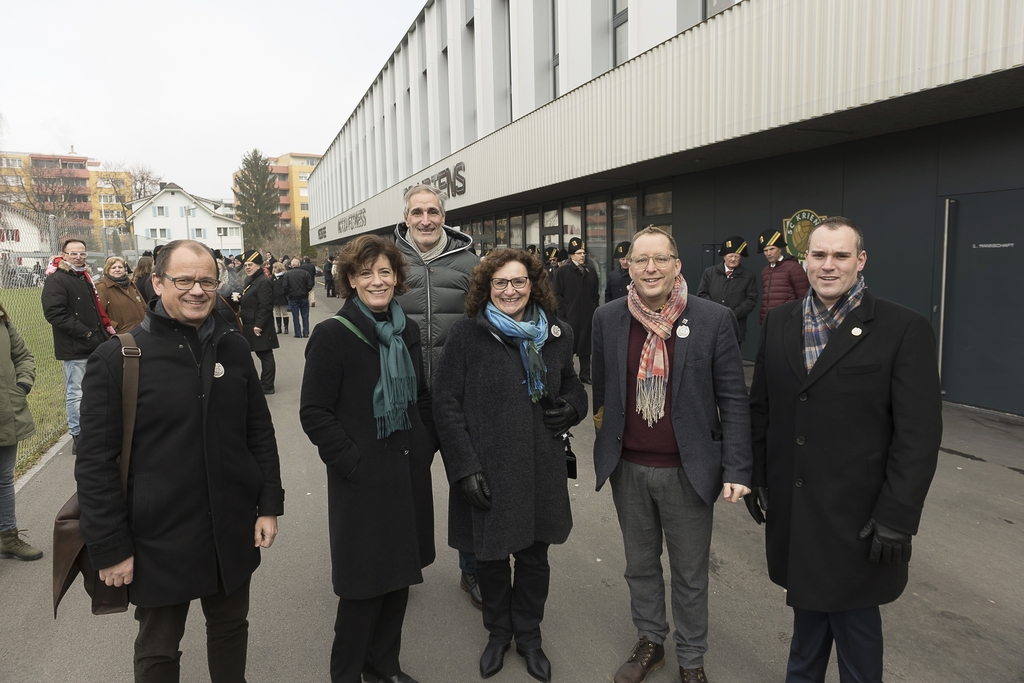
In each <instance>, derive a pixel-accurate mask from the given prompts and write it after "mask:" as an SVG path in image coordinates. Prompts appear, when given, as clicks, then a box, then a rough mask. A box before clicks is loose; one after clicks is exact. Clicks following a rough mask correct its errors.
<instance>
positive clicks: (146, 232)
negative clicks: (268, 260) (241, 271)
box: [128, 183, 243, 256]
mask: <svg viewBox="0 0 1024 683" xmlns="http://www.w3.org/2000/svg"><path fill="white" fill-rule="evenodd" d="M222 204H223V202H221V201H219V200H214V199H205V198H203V197H198V196H196V195H194V194H191V193H190V192H188V191H186V190H183V189H182V188H181V187H180V186H178V185H176V184H174V183H161V184H160V191H159V192H157V193H156V194H154V195H150V196H149V197H142V198H141V199H136V200H134V201H132V202H129V206H131V209H132V214H131V216H130V217H129V218H128V220H129V221H130V222H131V223H132V225H133V226H134V232H135V236H136V238H137V240H138V244H139V252H140V253H141V252H143V251H146V250H150V251H151V250H152V249H153V248H154V247H155V246H157V245H158V244H167V243H168V242H171V241H172V240H181V239H191V240H196V241H198V242H202V243H203V244H205V245H207V246H209V247H210V248H211V249H219V250H220V252H221V253H222V254H223V255H225V256H235V255H237V254H241V253H242V250H243V247H242V223H241V221H237V220H235V219H234V218H230V217H228V216H225V215H223V214H221V213H220V212H219V209H220V208H221V206H222Z"/></svg>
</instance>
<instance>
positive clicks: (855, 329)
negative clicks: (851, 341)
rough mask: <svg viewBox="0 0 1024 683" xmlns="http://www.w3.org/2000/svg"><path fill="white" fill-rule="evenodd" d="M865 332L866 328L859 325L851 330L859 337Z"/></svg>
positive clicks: (851, 332)
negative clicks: (863, 328)
mask: <svg viewBox="0 0 1024 683" xmlns="http://www.w3.org/2000/svg"><path fill="white" fill-rule="evenodd" d="M863 332H864V330H862V329H860V328H859V327H855V328H853V329H852V330H850V334H852V335H853V336H854V337H859V336H860V335H861V333H863Z"/></svg>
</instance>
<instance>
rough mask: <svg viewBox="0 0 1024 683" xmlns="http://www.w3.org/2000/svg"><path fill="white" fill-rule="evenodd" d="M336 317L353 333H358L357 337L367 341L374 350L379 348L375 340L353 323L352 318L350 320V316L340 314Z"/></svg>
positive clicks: (335, 317)
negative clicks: (370, 338) (374, 342)
mask: <svg viewBox="0 0 1024 683" xmlns="http://www.w3.org/2000/svg"><path fill="white" fill-rule="evenodd" d="M334 319H335V320H337V321H338V322H340V323H341V324H342V325H344V326H345V327H347V328H348V329H349V330H350V331H351V332H352V334H354V335H356V336H357V337H359V338H360V339H362V340H363V341H364V342H366V345H367V346H369V347H370V348H371V349H373V350H374V351H377V350H378V349H377V347H376V346H374V345H373V342H371V341H370V340H369V339H367V338H366V335H365V334H363V332H362V330H360V329H359V328H358V327H356V326H355V323H353V322H352V321H351V320H349V319H348V318H345V317H342V316H340V315H336V316H334Z"/></svg>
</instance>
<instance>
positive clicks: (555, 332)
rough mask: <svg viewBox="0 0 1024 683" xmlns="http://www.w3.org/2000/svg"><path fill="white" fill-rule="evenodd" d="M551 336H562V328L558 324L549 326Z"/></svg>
mask: <svg viewBox="0 0 1024 683" xmlns="http://www.w3.org/2000/svg"><path fill="white" fill-rule="evenodd" d="M551 336H552V337H561V336H562V328H561V327H559V326H558V325H552V326H551Z"/></svg>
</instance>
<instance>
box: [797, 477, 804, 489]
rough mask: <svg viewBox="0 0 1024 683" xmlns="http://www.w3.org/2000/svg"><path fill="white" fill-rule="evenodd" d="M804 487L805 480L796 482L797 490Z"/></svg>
mask: <svg viewBox="0 0 1024 683" xmlns="http://www.w3.org/2000/svg"><path fill="white" fill-rule="evenodd" d="M803 485H804V480H803V479H797V480H796V487H797V488H800V487H801V486H803Z"/></svg>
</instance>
